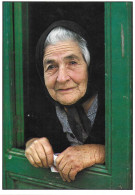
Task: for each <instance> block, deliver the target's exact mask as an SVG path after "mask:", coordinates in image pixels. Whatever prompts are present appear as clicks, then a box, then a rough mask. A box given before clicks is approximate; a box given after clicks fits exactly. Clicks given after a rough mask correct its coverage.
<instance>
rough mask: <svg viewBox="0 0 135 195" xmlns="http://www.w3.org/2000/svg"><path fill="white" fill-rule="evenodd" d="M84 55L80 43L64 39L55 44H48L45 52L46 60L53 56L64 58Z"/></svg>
mask: <svg viewBox="0 0 135 195" xmlns="http://www.w3.org/2000/svg"><path fill="white" fill-rule="evenodd" d="M80 55H82V52H81V49H80V47H79V45H78V43H76V42H74V41H62V42H58V43H57V44H55V45H48V46H47V47H46V49H45V52H44V60H45V59H46V58H47V59H48V58H51V57H58V56H62V57H63V58H65V57H68V58H69V56H70V58H77V57H78V58H79V56H80Z"/></svg>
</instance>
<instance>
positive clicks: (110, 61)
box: [3, 2, 132, 189]
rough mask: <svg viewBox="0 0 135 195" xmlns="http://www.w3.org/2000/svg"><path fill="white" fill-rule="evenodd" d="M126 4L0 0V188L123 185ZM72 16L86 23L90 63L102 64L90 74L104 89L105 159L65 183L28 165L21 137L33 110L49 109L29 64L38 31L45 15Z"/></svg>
mask: <svg viewBox="0 0 135 195" xmlns="http://www.w3.org/2000/svg"><path fill="white" fill-rule="evenodd" d="M74 8H76V11H75V13H74V11H73V10H74ZM131 8H132V4H131V3H114V2H113V3H107V2H106V3H103V2H102V3H98V2H96V3H92V2H84V3H83V2H78V3H77V2H70V3H68V2H55V3H54V2H52V3H51V2H46V3H41V2H40V3H32V2H23V3H20V2H14V3H12V2H10V3H8V2H4V3H3V11H4V15H3V30H4V31H3V42H4V44H3V45H4V48H3V59H4V61H3V62H4V64H3V84H4V91H3V116H4V121H3V145H4V146H3V184H4V186H3V188H4V189H47V188H49V189H131V180H132V178H131V173H132V172H131V171H132V170H131V163H132V161H131V151H132V121H131V118H132V100H131V98H132V74H131V73H132V64H131V36H132V34H131V32H132V30H131V14H132V13H131V11H132V9H131ZM78 16H83V17H80V24H83V25H85V26H86V29H87V30H89V26H92V29H91V30H92V33H93V34H92V36H93V42H95V50H94V51H95V53H94V55H95V56H94V60H95V65H96V64H102V74H98V73H97V75H96V76H97V78H98V79H99V81H102V82H101V83H100V82H99V83H100V84H101V85H102V86H104V88H105V90H104V91H105V140H106V144H105V146H106V161H105V165H95V166H93V167H91V168H88V169H86V170H84V171H82V172H80V173H78V175H77V177H76V180H75V181H74V182H72V183H65V182H63V181H62V180H61V178H60V176H59V174H57V173H51V172H50V170H49V169H42V168H39V169H36V168H34V167H32V165H30V164H29V162H28V161H27V159H26V158H25V156H24V147H25V146H24V142H25V139H26V137H27V136H29V135H28V134H30V132H28V129H30V128H28V125H30V124H32V123H33V122H34V120H35V117H37V115H36V114H39V113H40V114H42V115H43V113H44V110H46V112H48V111H49V110H50V109H51V106H50V105H49V104H48V102H47V101H48V100H47V99H45V96H44V90H43V86H42V83H41V81H40V79H39V77H38V74H37V71H36V66H35V47H36V43H37V41H38V38H39V36H40V35H41V33H42V32H43V31H44V30H45V28H46V27H47V26H48V25H49V24H50V23H51V22H53V21H55V20H59V19H69V20H74V21H76V22H77V21H78ZM95 72H96V68H95ZM39 94H40V95H39ZM39 102H40V104H39ZM30 120H31V123H30Z"/></svg>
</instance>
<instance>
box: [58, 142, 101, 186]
mask: <svg viewBox="0 0 135 195" xmlns="http://www.w3.org/2000/svg"><path fill="white" fill-rule="evenodd" d="M104 162H105V146H104V145H100V144H86V145H78V146H70V147H68V148H67V149H66V150H64V151H63V152H62V153H61V154H59V155H58V157H57V159H56V168H57V170H58V171H59V173H60V175H61V177H62V179H63V181H68V182H70V181H71V180H74V179H75V176H76V174H77V173H78V172H79V171H81V170H83V169H85V168H87V167H91V166H92V165H94V164H99V163H101V164H102V163H104Z"/></svg>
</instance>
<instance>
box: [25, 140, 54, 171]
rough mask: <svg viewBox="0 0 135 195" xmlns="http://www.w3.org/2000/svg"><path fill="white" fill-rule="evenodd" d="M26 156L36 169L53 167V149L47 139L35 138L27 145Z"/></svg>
mask: <svg viewBox="0 0 135 195" xmlns="http://www.w3.org/2000/svg"><path fill="white" fill-rule="evenodd" d="M25 156H26V157H27V159H28V161H29V162H30V163H31V164H32V165H33V166H34V167H46V168H48V167H50V166H52V165H53V149H52V146H51V144H50V143H49V140H48V139H47V138H45V137H42V138H33V139H30V140H29V141H28V142H27V143H26V150H25Z"/></svg>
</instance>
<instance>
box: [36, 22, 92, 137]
mask: <svg viewBox="0 0 135 195" xmlns="http://www.w3.org/2000/svg"><path fill="white" fill-rule="evenodd" d="M56 27H63V28H65V29H67V30H70V31H72V32H75V33H76V34H79V35H80V36H81V37H82V38H84V39H85V40H86V42H87V47H88V50H89V52H90V55H91V56H92V50H91V43H90V37H89V36H88V35H87V33H86V32H85V30H84V29H83V28H82V27H81V26H79V25H78V24H77V23H75V22H73V21H66V20H61V21H56V22H54V23H53V24H51V25H50V26H49V27H48V28H47V29H46V30H45V31H44V32H43V34H42V35H41V37H40V39H39V41H38V43H37V47H36V66H37V70H38V74H39V76H40V79H41V81H42V83H43V84H44V70H43V56H44V43H45V40H46V38H47V36H48V34H49V33H50V32H51V31H52V30H53V29H54V28H56ZM91 78H92V66H91V65H89V66H88V84H87V90H86V93H85V95H84V96H83V97H82V98H81V99H80V100H79V101H78V102H76V103H75V104H74V105H71V106H66V108H67V117H68V121H69V124H70V127H71V129H72V131H73V133H74V134H75V136H76V138H77V139H78V140H79V141H82V131H86V132H87V133H89V132H90V129H91V124H90V120H89V119H88V118H87V116H86V114H85V112H84V109H83V107H82V103H83V102H85V101H86V100H88V99H89V98H90V97H92V96H93V95H94V94H95V93H96V87H95V85H94V83H93V82H92V79H91ZM44 86H45V84H44ZM45 93H46V95H47V96H48V97H49V99H51V101H52V102H55V101H54V100H53V99H52V98H51V96H50V95H49V93H48V91H47V88H46V87H45ZM60 106H63V105H60Z"/></svg>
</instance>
